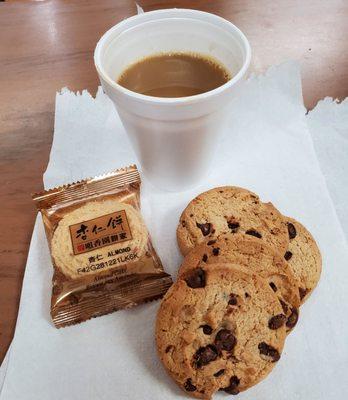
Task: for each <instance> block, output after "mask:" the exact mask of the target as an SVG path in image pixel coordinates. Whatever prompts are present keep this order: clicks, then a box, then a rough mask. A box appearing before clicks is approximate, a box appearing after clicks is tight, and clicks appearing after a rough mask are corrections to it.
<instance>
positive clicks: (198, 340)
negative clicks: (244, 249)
mask: <svg viewBox="0 0 348 400" xmlns="http://www.w3.org/2000/svg"><path fill="white" fill-rule="evenodd" d="M285 337H286V330H285V324H284V315H283V310H282V307H281V305H280V303H279V301H278V298H277V297H276V295H275V293H274V292H273V290H272V289H271V288H270V287H269V285H268V284H267V282H265V280H264V279H262V278H259V277H257V276H256V275H253V274H249V273H245V272H243V271H241V269H239V268H238V266H230V265H229V266H228V267H226V266H225V265H224V264H220V265H219V266H216V268H214V269H211V270H207V271H204V270H202V269H200V268H195V269H192V270H190V271H187V273H186V274H185V279H180V278H179V279H178V281H177V282H176V283H175V284H174V285H173V286H172V287H171V288H170V289H169V291H168V292H167V294H166V295H165V297H164V299H163V301H162V303H161V306H160V309H159V312H158V315H157V321H156V343H157V349H158V353H159V356H160V358H161V360H162V362H163V364H164V366H165V368H166V370H167V371H168V372H169V374H170V375H171V376H172V378H173V379H174V380H175V381H176V383H177V384H178V385H179V386H180V387H181V388H182V389H183V390H184V391H185V392H186V393H187V394H188V395H191V396H193V397H197V398H204V399H210V398H211V396H212V395H213V394H214V393H215V392H216V391H218V390H223V391H225V392H227V393H229V394H237V393H239V392H241V391H243V390H246V389H247V388H249V387H251V386H253V385H255V384H256V383H257V382H259V381H260V380H262V379H263V378H265V377H266V376H267V375H268V374H269V373H270V372H271V370H272V369H273V367H274V366H275V365H276V362H277V361H278V360H279V358H280V355H281V351H282V349H283V345H284V340H285Z"/></svg>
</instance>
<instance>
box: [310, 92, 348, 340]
mask: <svg viewBox="0 0 348 400" xmlns="http://www.w3.org/2000/svg"><path fill="white" fill-rule="evenodd" d="M306 120H307V124H308V128H309V130H310V133H311V135H312V138H313V143H314V147H315V151H316V154H317V157H318V160H319V163H320V167H321V170H322V172H323V174H324V176H325V178H326V183H327V187H328V189H329V191H330V195H331V198H332V201H333V203H334V205H335V208H336V211H337V215H338V218H339V219H340V221H341V225H342V228H343V231H344V233H345V235H346V238H348V200H347V199H348V98H347V99H345V100H344V101H342V103H339V104H337V103H336V102H335V101H333V100H332V99H331V98H329V97H327V98H325V99H324V100H321V101H320V102H319V103H318V104H317V106H316V107H315V109H314V110H313V111H311V112H310V113H309V114H308V116H307V118H306ZM347 341H348V338H347Z"/></svg>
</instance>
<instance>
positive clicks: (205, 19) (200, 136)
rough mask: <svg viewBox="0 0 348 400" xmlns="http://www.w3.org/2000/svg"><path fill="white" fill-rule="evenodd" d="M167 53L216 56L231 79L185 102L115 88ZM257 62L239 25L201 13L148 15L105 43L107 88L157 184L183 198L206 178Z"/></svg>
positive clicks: (100, 64)
mask: <svg viewBox="0 0 348 400" xmlns="http://www.w3.org/2000/svg"><path fill="white" fill-rule="evenodd" d="M162 52H195V53H200V54H203V55H204V54H206V55H209V56H212V57H214V58H215V59H217V60H219V61H220V62H221V63H222V64H223V65H224V66H225V67H226V68H227V69H228V70H229V72H230V73H231V75H232V79H231V80H229V81H228V82H227V83H225V84H224V85H222V86H220V87H218V88H216V89H214V90H211V91H209V92H206V93H202V94H199V95H195V96H190V97H180V98H161V97H152V96H146V95H142V94H139V93H135V92H133V91H130V90H128V89H126V88H124V87H122V86H120V85H118V84H117V83H116V80H117V78H118V77H119V76H120V74H121V73H122V72H123V71H124V70H125V68H126V67H127V66H129V65H130V64H132V63H134V62H135V61H137V60H139V59H141V58H143V57H146V56H148V55H152V54H156V53H162ZM250 58H251V50H250V45H249V43H248V40H247V39H246V37H245V36H244V34H243V33H242V32H241V31H240V30H239V29H238V28H237V27H236V26H235V25H233V24H232V23H231V22H229V21H227V20H225V19H223V18H221V17H218V16H217V15H214V14H210V13H206V12H202V11H196V10H187V9H166V10H158V11H152V12H146V13H144V14H139V15H136V16H134V17H131V18H128V19H126V20H124V21H122V22H120V23H119V24H117V25H115V26H114V27H112V28H111V29H110V30H108V31H107V32H106V33H105V34H104V35H103V36H102V37H101V39H100V40H99V42H98V44H97V46H96V49H95V52H94V61H95V66H96V69H97V71H98V74H99V78H100V81H101V84H102V86H103V89H104V91H105V93H106V94H107V95H108V96H109V97H110V99H111V100H112V101H113V103H114V104H115V106H116V109H117V111H118V113H119V116H120V118H121V120H122V123H123V125H124V127H125V129H126V131H127V133H128V135H129V138H130V140H131V142H132V145H133V147H134V150H135V153H136V155H137V157H138V159H139V161H140V163H141V165H142V169H143V171H144V173H145V174H146V176H147V177H148V178H149V179H150V181H151V182H153V183H154V184H155V185H157V186H159V187H161V188H164V189H167V190H175V191H176V190H177V191H180V190H184V189H185V188H188V187H191V186H193V185H194V184H196V183H197V182H198V181H199V179H201V178H202V177H204V174H205V173H206V172H207V169H208V167H209V166H210V163H211V160H212V158H213V156H214V152H215V149H216V145H217V143H218V141H219V137H220V135H221V133H222V132H223V130H224V124H225V122H226V119H227V115H228V104H229V103H230V101H231V99H232V98H233V97H234V96H236V95H237V94H238V91H237V90H236V88H237V86H238V85H239V84H240V82H241V81H242V80H243V79H244V78H245V76H246V72H247V70H248V67H249V64H250ZM120 146H122V144H121V143H120Z"/></svg>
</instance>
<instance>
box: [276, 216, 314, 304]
mask: <svg viewBox="0 0 348 400" xmlns="http://www.w3.org/2000/svg"><path fill="white" fill-rule="evenodd" d="M284 219H285V221H286V225H287V228H288V235H289V240H290V242H289V247H288V249H287V251H286V252H285V254H284V258H285V260H287V262H288V264H289V265H290V268H291V270H292V272H293V273H294V275H295V276H296V278H297V279H298V281H299V293H300V299H301V304H303V303H304V302H305V301H306V300H307V299H308V297H309V296H310V294H311V293H312V291H313V290H314V288H315V287H316V286H317V284H318V282H319V278H320V274H321V255H320V251H319V248H318V246H317V244H316V242H315V240H314V239H313V236H312V235H311V233H310V232H309V231H308V230H307V229H306V228H305V227H304V226H303V225H302V224H300V223H299V222H298V221H296V220H295V219H293V218H289V217H284Z"/></svg>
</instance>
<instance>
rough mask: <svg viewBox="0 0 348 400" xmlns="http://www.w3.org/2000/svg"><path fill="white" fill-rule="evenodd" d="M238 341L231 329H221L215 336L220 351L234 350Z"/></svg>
mask: <svg viewBox="0 0 348 400" xmlns="http://www.w3.org/2000/svg"><path fill="white" fill-rule="evenodd" d="M236 343H237V339H236V338H235V336H234V335H233V333H232V332H231V331H230V330H229V329H221V330H220V331H219V332H218V333H217V334H216V336H215V344H216V347H217V348H218V350H226V351H231V350H233V348H234V346H235V345H236Z"/></svg>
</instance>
